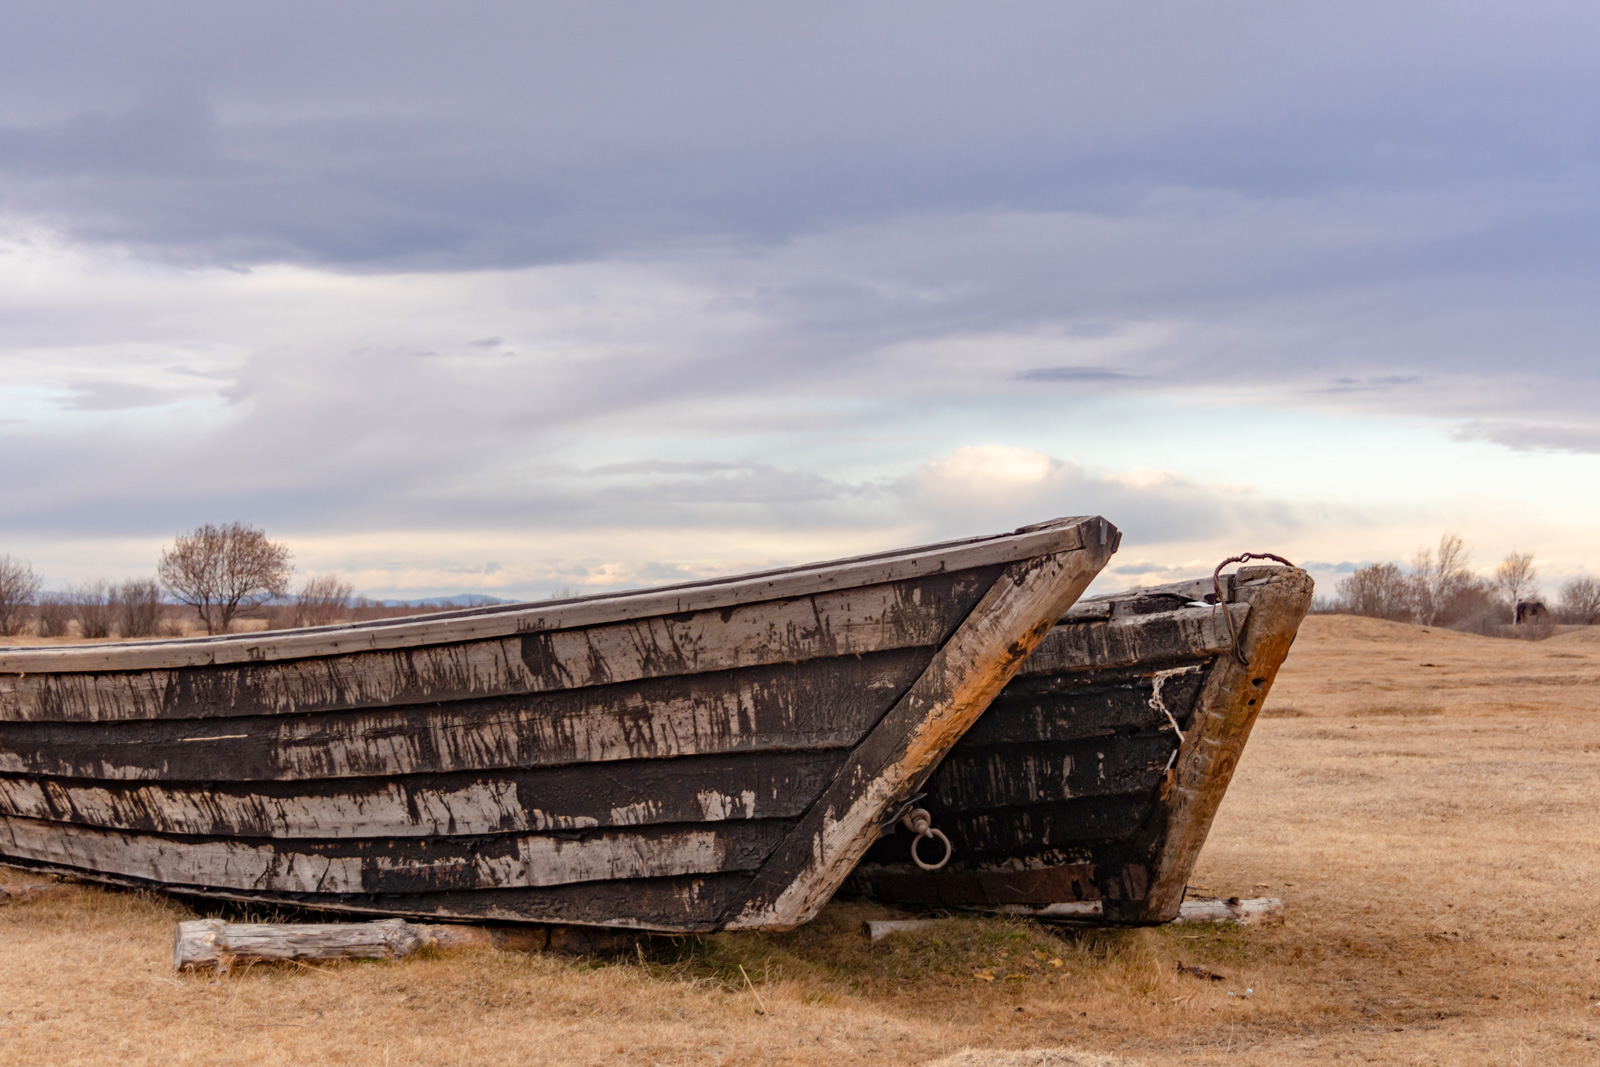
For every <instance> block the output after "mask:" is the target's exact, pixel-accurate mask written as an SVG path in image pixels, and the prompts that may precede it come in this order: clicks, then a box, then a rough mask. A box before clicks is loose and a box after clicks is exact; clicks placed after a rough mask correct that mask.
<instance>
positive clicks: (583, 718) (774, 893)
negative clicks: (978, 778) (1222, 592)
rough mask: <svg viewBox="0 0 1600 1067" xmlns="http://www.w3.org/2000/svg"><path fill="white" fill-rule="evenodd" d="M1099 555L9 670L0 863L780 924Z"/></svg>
mask: <svg viewBox="0 0 1600 1067" xmlns="http://www.w3.org/2000/svg"><path fill="white" fill-rule="evenodd" d="M1118 537H1119V535H1118V533H1117V531H1116V530H1115V528H1114V527H1112V526H1111V525H1110V524H1109V523H1106V522H1105V521H1104V520H1103V519H1100V518H1098V517H1094V518H1081V517H1080V518H1071V519H1059V520H1055V521H1052V522H1048V523H1041V524H1038V525H1036V526H1030V527H1025V528H1023V529H1021V530H1018V531H1016V532H1014V533H1011V534H1006V535H1000V536H996V537H986V538H974V539H970V540H967V541H959V542H949V543H946V544H940V545H933V546H928V547H925V548H918V549H907V550H903V551H899V552H890V553H883V554H879V555H875V556H867V557H860V558H857V559H850V560H842V561H838V562H834V563H825V564H814V565H809V566H804V567H795V568H788V569H784V570H778V571H771V572H767V573H763V574H757V575H747V576H742V577H736V578H727V579H718V580H714V581H706V582H694V583H688V584H685V585H680V586H672V587H667V588H662V589H653V590H642V591H637V592H631V593H619V594H612V595H605V596H597V597H586V598H578V599H573V600H567V601H552V602H546V603H541V604H519V605H509V606H495V607H490V608H480V609H471V610H466V611H456V612H447V613H441V614H436V615H431V616H419V617H413V618H408V619H400V620H389V621H383V622H374V623H363V624H353V625H345V626H333V627H321V628H317V629H310V630H298V631H277V632H268V633H258V634H249V635H233V636H223V637H214V638H200V639H190V640H179V641H161V642H141V643H122V644H100V645H79V646H57V647H51V648H10V649H0V860H3V861H4V862H7V863H10V864H13V865H16V866H22V867H33V868H37V869H43V870H51V871H57V872H61V873H68V874H74V875H78V876H82V877H87V878H92V879H98V880H101V881H105V882H112V883H120V884H128V885H137V886H155V887H161V888H166V889H171V890H174V891H178V892H182V893H186V894H195V895H202V896H213V897H222V898H229V899H238V900H250V901H262V902H272V903H280V904H289V905H298V906H305V907H310V908H317V909H321V910H333V911H347V912H356V913H365V914H377V915H384V916H407V917H416V918H432V919H437V918H444V919H453V920H509V921H529V922H544V923H561V924H590V925H603V926H618V927H628V928H635V929H645V930H659V931H703V930H714V929H720V928H724V927H734V928H747V929H749V928H766V929H784V928H789V927H792V926H794V925H796V924H798V923H801V922H804V921H806V920H807V919H809V918H810V917H811V916H813V915H814V914H815V913H816V911H817V909H819V908H820V907H821V906H822V904H823V903H825V902H826V901H827V899H828V898H829V896H831V895H832V893H833V891H834V890H835V889H836V888H837V887H838V885H839V883H840V882H841V881H842V880H843V879H844V878H845V877H846V875H847V874H848V873H849V871H850V870H851V868H852V867H854V866H855V864H856V862H857V861H858V860H859V858H860V857H861V855H862V854H863V852H864V851H865V850H866V849H867V847H868V846H870V845H871V843H872V841H873V840H874V839H875V838H876V836H877V834H878V832H879V830H880V827H881V825H882V824H883V823H884V822H886V821H887V820H888V819H889V817H890V816H892V815H893V813H894V810H895V809H896V807H897V806H898V805H899V804H900V803H901V802H902V801H903V800H904V799H905V798H907V797H909V796H910V795H912V794H913V793H914V792H915V791H916V789H917V788H918V787H919V786H920V784H921V782H922V780H923V778H924V777H925V776H926V775H927V773H928V771H929V770H931V769H932V767H933V766H934V765H935V764H936V763H937V762H938V761H939V759H940V758H941V757H942V756H944V754H945V753H946V752H948V751H949V749H950V747H951V746H952V745H953V744H955V742H956V741H957V740H958V739H959V738H960V737H961V735H962V734H963V733H964V732H965V731H966V730H967V728H968V727H969V726H971V724H972V723H973V722H974V721H975V720H976V719H977V718H978V716H979V715H980V714H981V713H982V712H983V710H984V708H986V707H987V706H988V704H989V701H990V700H992V699H993V698H994V696H995V695H996V694H997V693H999V692H1000V690H1001V689H1002V688H1003V687H1004V686H1005V684H1006V682H1007V681H1009V680H1010V678H1011V676H1012V674H1014V673H1015V671H1016V670H1017V668H1018V666H1019V665H1020V664H1021V663H1022V661H1023V660H1025V659H1026V658H1027V656H1028V653H1029V652H1031V651H1032V649H1033V648H1034V646H1035V645H1036V644H1037V643H1038V642H1039V640H1040V639H1041V638H1042V637H1043V636H1044V634H1045V633H1046V632H1047V631H1048V630H1049V629H1050V626H1051V624H1052V623H1053V622H1054V620H1055V619H1057V618H1058V617H1059V616H1060V615H1061V613H1062V612H1064V611H1065V610H1066V609H1067V608H1068V607H1070V606H1071V604H1072V603H1073V602H1074V601H1075V600H1076V599H1077V598H1078V596H1079V595H1080V594H1081V593H1082V591H1083V589H1084V588H1085V587H1086V586H1087V585H1088V583H1089V582H1090V581H1091V580H1092V579H1093V577H1094V576H1095V574H1096V573H1098V571H1099V570H1100V568H1101V567H1102V566H1104V564H1105V561H1106V560H1107V559H1108V558H1109V557H1110V555H1111V553H1112V552H1114V551H1115V549H1116V546H1117V541H1118Z"/></svg>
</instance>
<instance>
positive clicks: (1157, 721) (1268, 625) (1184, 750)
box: [852, 567, 1312, 923]
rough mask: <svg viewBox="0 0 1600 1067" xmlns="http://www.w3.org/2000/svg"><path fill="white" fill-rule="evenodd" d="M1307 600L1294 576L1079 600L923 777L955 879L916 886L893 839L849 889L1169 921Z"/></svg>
mask: <svg viewBox="0 0 1600 1067" xmlns="http://www.w3.org/2000/svg"><path fill="white" fill-rule="evenodd" d="M1219 570H1220V568H1219ZM1311 591H1312V582H1311V578H1310V576H1309V575H1307V574H1306V573H1305V572H1304V571H1301V570H1297V569H1293V568H1289V567H1245V568H1242V569H1241V570H1240V571H1239V572H1238V573H1237V574H1235V575H1232V576H1225V577H1219V578H1218V579H1217V580H1216V581H1215V582H1213V579H1211V578H1206V579H1202V580H1201V581H1197V582H1186V583H1179V584H1176V585H1166V586H1158V587H1154V588H1148V589H1136V590H1133V591H1132V592H1129V593H1122V594H1118V595H1114V596H1104V597H1094V598H1091V599H1086V600H1083V601H1080V602H1079V603H1078V604H1076V605H1075V606H1074V607H1073V608H1072V609H1071V610H1070V611H1068V612H1066V614H1065V615H1064V616H1063V617H1062V618H1061V620H1060V622H1058V623H1057V624H1056V626H1055V627H1054V628H1053V629H1051V631H1050V633H1049V635H1048V636H1046V637H1045V639H1044V641H1043V642H1042V643H1041V644H1040V646H1039V648H1038V649H1037V650H1035V652H1034V653H1033V656H1032V657H1031V658H1030V659H1029V660H1028V662H1027V663H1026V664H1024V665H1023V667H1022V670H1021V671H1019V672H1018V674H1017V675H1016V677H1015V678H1013V679H1012V680H1011V682H1010V684H1008V685H1007V686H1006V688H1005V690H1004V691H1003V692H1002V693H1001V694H1000V696H999V697H997V698H996V699H995V701H994V703H993V704H992V705H991V706H990V707H989V710H988V711H986V712H985V713H984V715H983V718H982V719H980V720H979V721H978V723H977V724H976V725H975V726H974V727H973V728H972V729H971V730H969V731H968V732H967V733H966V735H965V736H963V737H962V738H961V740H960V741H959V742H957V743H956V745H955V746H954V747H953V748H952V749H951V751H950V754H949V755H948V756H946V757H945V758H944V760H943V761H942V762H941V763H940V765H939V767H938V768H937V769H936V770H935V771H934V773H933V774H932V776H931V777H930V778H929V779H928V784H927V786H926V790H927V795H926V796H925V797H924V798H922V799H921V800H919V801H918V802H917V803H918V804H919V805H921V807H922V808H923V809H924V810H925V811H926V812H927V813H928V819H927V823H926V824H925V825H931V827H934V828H937V829H938V830H939V831H941V832H942V833H943V834H944V835H945V836H946V837H947V838H948V840H949V842H950V844H951V858H950V862H949V864H948V865H947V866H945V867H944V868H943V869H941V870H938V871H925V870H921V869H919V868H918V866H917V865H915V864H914V863H912V862H911V858H910V852H909V840H908V836H907V835H906V834H905V833H894V834H886V835H885V836H884V837H883V838H881V839H880V841H879V842H878V844H877V845H876V846H874V847H873V849H872V850H871V851H870V852H869V853H868V854H867V856H866V857H865V859H864V860H863V862H862V865H861V868H860V869H859V871H858V873H857V875H856V876H855V878H854V879H853V881H852V887H853V888H855V889H857V890H859V891H862V892H865V893H867V894H870V895H872V896H876V897H879V898H882V899H885V900H890V901H896V902H899V903H904V904H925V905H928V904H931V905H940V906H944V907H957V908H981V909H989V910H1000V911H1006V912H1011V913H1015V914H1026V915H1037V916H1041V917H1053V918H1058V919H1077V920H1085V921H1101V922H1115V923H1159V922H1167V921H1170V920H1172V919H1174V918H1176V917H1177V914H1178V908H1179V905H1180V904H1181V903H1182V902H1183V895H1184V889H1185V886H1186V884H1187V882H1188V880H1189V876H1190V874H1191V872H1192V871H1193V869H1194V864H1195V859H1196V857H1197V856H1198V855H1199V852H1200V846H1201V845H1202V844H1203V843H1204V842H1205V839H1206V834H1207V832H1208V831H1209V830H1210V828H1211V821H1212V818H1213V816H1214V815H1215V814H1216V811H1217V806H1218V805H1219V804H1220V803H1221V801H1222V796H1223V793H1224V792H1225V791H1226V790H1227V788H1228V781H1229V779H1230V778H1231V777H1232V776H1233V770H1234V766H1235V765H1236V764H1237V762H1238V759H1239V754H1240V752H1241V750H1242V749H1243V748H1244V744H1245V740H1246V739H1247V738H1248V737H1249V736H1250V728H1251V726H1252V725H1253V724H1254V722H1255V719H1256V715H1257V714H1258V713H1259V712H1260V711H1261V706H1262V702H1263V701H1265V700H1266V697H1267V693H1268V692H1269V691H1270V689H1271V688H1272V681H1273V678H1274V677H1276V675H1277V672H1278V667H1279V666H1280V665H1281V664H1282V663H1283V659H1284V657H1285V656H1286V655H1287V654H1288V652H1289V646H1290V644H1291V643H1292V642H1293V640H1294V635H1295V631H1296V629H1297V628H1298V627H1299V625H1300V620H1301V619H1302V618H1303V617H1304V616H1305V614H1306V611H1307V609H1309V608H1310V606H1311ZM910 840H914V839H910ZM919 843H920V842H919ZM940 852H941V850H940V849H939V848H938V847H933V846H930V847H927V848H925V849H924V855H928V856H932V857H934V858H937V857H938V856H939V854H940Z"/></svg>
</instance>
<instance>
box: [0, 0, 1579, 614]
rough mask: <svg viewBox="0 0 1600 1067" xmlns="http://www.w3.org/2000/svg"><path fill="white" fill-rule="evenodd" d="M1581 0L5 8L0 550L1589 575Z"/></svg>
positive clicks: (540, 569)
mask: <svg viewBox="0 0 1600 1067" xmlns="http://www.w3.org/2000/svg"><path fill="white" fill-rule="evenodd" d="M1597 12H1600V9H1595V8H1594V7H1593V6H1592V5H1587V4H1579V3H1569V4H1554V3H1551V4H1539V3H1530V4H1522V5H1516V6H1514V7H1513V6H1508V5H1505V4H1495V5H1489V4H1472V3H1462V2H1459V0H1458V2H1453V3H1448V4H1446V3H1438V4H1409V5H1408V4H1395V3H1393V2H1389V3H1383V4H1376V3H1374V4H1366V3H1359V2H1347V3H1342V4H1338V5H1322V6H1321V7H1312V6H1310V5H1290V4H1282V3H1212V4H1205V5H1192V4H1175V3H1173V4H1154V3H1147V4H1139V3H1128V4H1107V3H1060V2H1055V3H1041V4H1008V3H986V4H981V5H980V4H964V5H952V4H944V3H937V2H927V0H923V2H918V3H904V4H870V3H869V4H863V3H850V4H828V3H819V2H815V0H812V2H808V3H805V4H792V5H750V4H743V3H726V4H714V3H685V4H673V5H646V4H637V5H628V4H621V3H588V4H578V3H560V4H555V3H544V4H526V3H524V4H486V3H455V4H448V5H447V4H406V3H396V2H394V0H386V2H384V3H372V4H361V3H344V4H339V5H327V4H296V3H288V2H283V0H279V2H276V3H273V4H270V5H269V4H254V5H246V4H224V5H219V4H215V3H198V2H197V3H164V4H163V3H152V4H139V5H130V4H112V3H64V2H60V0H56V2H52V3H48V4H46V3H38V4H27V3H14V4H10V5H8V8H7V15H6V19H5V30H4V32H3V33H0V450H3V451H0V455H3V457H4V462H3V465H0V489H3V491H4V499H5V507H4V508H3V509H0V553H4V552H9V553H11V554H12V555H16V556H22V557H24V558H28V559H30V560H32V561H33V563H34V565H35V566H36V568H38V569H39V570H40V571H41V572H42V573H43V574H44V576H45V577H46V579H47V581H48V582H49V583H50V584H52V585H55V586H61V585H63V584H65V583H67V582H71V581H80V580H84V579H87V578H92V577H96V576H100V575H105V576H108V577H122V576H127V575H134V574H144V573H149V572H150V571H152V570H153V567H154V563H155V558H156V555H157V553H158V552H159V550H160V546H161V544H162V543H163V542H164V541H166V540H168V539H170V538H171V536H172V535H173V534H174V533H176V532H177V531H179V530H182V529H187V528H189V527H192V526H193V525H195V524H197V523H200V522H205V521H228V520H232V519H242V520H245V521H249V522H253V523H256V524H258V525H261V526H263V527H265V528H266V529H267V530H268V531H269V532H270V533H272V534H274V535H276V536H280V537H283V538H285V539H286V540H288V541H289V542H290V544H291V547H292V548H293V549H294V552H295V556H296V562H297V564H298V565H299V567H300V572H301V574H302V575H307V574H317V573H324V572H328V571H338V572H341V573H343V574H345V575H347V576H349V577H350V578H351V579H352V580H353V581H354V582H355V584H356V586H357V588H358V589H359V590H360V591H362V592H364V593H367V594H369V595H375V596H389V597H396V596H433V595H440V594H452V593H460V592H482V593H490V594H495V595H501V596H543V595H547V594H549V593H550V592H552V591H554V590H557V589H600V588H606V587H612V586H617V585H639V584H648V583H651V582H658V581H663V580H669V579H678V578H684V577H690V576H697V575H703V574H717V573H726V572H730V571H735V570H742V569H749V568H754V567H760V566H766V565H771V564H775V563H785V562H800V561H804V560H810V559H818V558H829V557H833V556H838V555H842V554H848V553H853V552H857V551H868V550H874V549H880V548H886V547H892V546H895V545H898V544H909V543H916V542H921V541H927V540H934V539H938V538H943V537H951V536H961V535H965V534H972V533H988V532H995V531H999V530H1002V529H1007V528H1010V527H1013V526H1016V525H1018V524H1020V523H1024V522H1030V521H1036V520H1039V519H1043V518H1046V517H1050V516H1054V515H1059V514H1079V513H1101V514H1104V515H1105V516H1107V517H1108V518H1110V519H1111V520H1112V521H1113V522H1115V523H1117V524H1118V525H1119V526H1120V527H1121V528H1122V529H1123V531H1124V535H1125V536H1124V541H1123V549H1122V551H1121V553H1120V554H1119V556H1118V557H1117V559H1116V560H1114V561H1113V563H1112V565H1111V566H1112V570H1113V571H1114V572H1115V573H1113V574H1109V575H1108V576H1107V577H1106V579H1105V580H1103V582H1102V583H1101V588H1105V587H1106V585H1107V583H1109V584H1111V585H1116V586H1125V585H1129V584H1132V583H1133V582H1135V581H1138V580H1147V581H1148V580H1154V579H1156V578H1159V577H1162V576H1168V575H1172V576H1177V575H1189V574H1196V573H1199V572H1201V571H1208V570H1209V569H1210V566H1211V564H1212V563H1214V561H1215V560H1216V559H1217V558H1220V557H1221V556H1223V555H1228V554H1231V553H1233V552H1236V551H1240V550H1244V549H1255V550H1272V551H1278V552H1281V553H1283V554H1286V555H1289V556H1290V557H1291V558H1295V559H1297V560H1305V561H1310V562H1314V563H1316V564H1318V571H1317V572H1318V574H1319V578H1321V579H1322V581H1323V591H1331V583H1330V579H1333V578H1336V577H1337V573H1338V567H1339V566H1340V565H1343V566H1345V567H1348V565H1350V564H1352V563H1359V562H1362V561H1370V560H1381V559H1402V558H1405V557H1408V556H1409V555H1410V554H1411V553H1412V552H1413V551H1414V550H1415V548H1416V547H1417V546H1418V545H1419V544H1420V543H1422V542H1424V541H1429V540H1434V539H1436V538H1437V537H1438V535H1439V533H1440V532H1442V531H1444V530H1446V529H1451V530H1456V531H1459V532H1460V533H1462V534H1463V535H1464V536H1465V537H1466V538H1467V539H1468V541H1469V542H1470V543H1471V544H1472V545H1473V547H1474V550H1475V561H1476V562H1477V563H1478V564H1480V565H1484V566H1487V565H1490V564H1492V563H1493V562H1495V561H1496V560H1498V558H1499V557H1500V556H1501V555H1503V554H1504V553H1505V552H1507V551H1510V550H1513V549H1528V550H1531V551H1534V552H1535V553H1536V554H1537V556H1538V558H1539V561H1540V564H1541V567H1542V568H1543V571H1544V573H1545V575H1546V577H1547V579H1549V580H1550V581H1549V582H1547V584H1551V582H1553V581H1556V580H1559V578H1561V577H1563V576H1570V575H1572V574H1576V573H1578V572H1580V571H1582V570H1584V569H1585V568H1588V570H1589V571H1590V572H1591V573H1595V572H1600V543H1597V538H1596V531H1597V529H1600V491H1597V488H1596V487H1597V486H1600V419H1597V417H1596V411H1597V405H1600V360H1597V358H1596V338H1597V337H1600V330H1597V327H1600V292H1597V282H1600V240H1597V238H1600V110H1597V109H1596V108H1595V106H1594V101H1595V100H1596V99H1600V64H1596V63H1595V62H1594V54H1593V52H1594V41H1595V40H1596V37H1597V32H1600V13H1597Z"/></svg>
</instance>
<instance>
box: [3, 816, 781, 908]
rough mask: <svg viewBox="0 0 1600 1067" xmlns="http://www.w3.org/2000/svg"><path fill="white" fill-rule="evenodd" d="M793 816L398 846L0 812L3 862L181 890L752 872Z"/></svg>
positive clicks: (517, 884) (466, 886) (321, 890)
mask: <svg viewBox="0 0 1600 1067" xmlns="http://www.w3.org/2000/svg"><path fill="white" fill-rule="evenodd" d="M791 825H792V821H790V820H743V821H737V822H723V823H716V824H710V825H702V826H688V827H685V826H681V825H679V826H651V827H637V828H632V829H629V830H606V831H590V832H587V833H572V834H565V835H557V834H504V835H497V836H492V837H490V836H484V837H478V838H467V839H460V838H408V839H402V840H398V841H320V842H317V841H294V842H277V841H259V842H258V841H250V840H246V839H239V838H199V837H179V836H161V835H154V834H134V833H127V832H124V831H118V830H96V829H91V828H89V827H82V826H72V825H63V824H60V823H43V822H39V821H37V820H32V819H17V818H10V817H4V818H0V851H3V852H4V854H5V855H6V856H7V857H8V859H16V860H25V861H29V862H32V863H36V864H46V865H49V866H50V867H52V868H57V869H70V870H75V871H96V872H103V873H106V874H111V875H117V876H120V877H123V878H129V879H135V880H138V881H140V882H145V883H159V884H162V885H167V886H171V887H174V888H177V889H184V888H188V889H192V890H196V891H198V890H203V889H234V890H252V891H256V892H262V893H268V892H270V893H284V894H292V893H303V894H318V895H322V894H332V895H339V894H350V893H424V892H431V891H437V890H472V889H483V888H491V887H492V888H507V889H515V888H521V887H533V886H552V885H566V884H569V883H576V882H598V881H618V880H629V879H642V878H662V877H670V876H673V875H682V874H710V873H719V872H725V871H754V870H755V869H756V868H758V867H759V866H760V865H761V863H762V861H763V860H765V859H766V858H767V856H769V855H770V854H771V852H772V850H773V848H774V847H775V846H776V845H777V843H778V842H779V841H780V840H782V839H783V837H784V835H785V834H786V833H787V832H788V830H789V828H790V826H791Z"/></svg>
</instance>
